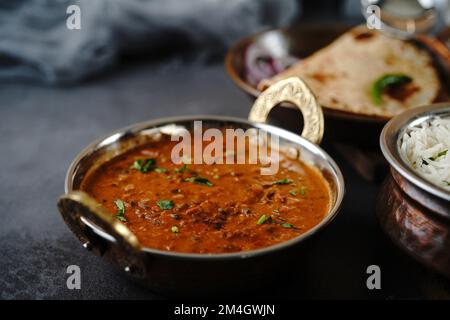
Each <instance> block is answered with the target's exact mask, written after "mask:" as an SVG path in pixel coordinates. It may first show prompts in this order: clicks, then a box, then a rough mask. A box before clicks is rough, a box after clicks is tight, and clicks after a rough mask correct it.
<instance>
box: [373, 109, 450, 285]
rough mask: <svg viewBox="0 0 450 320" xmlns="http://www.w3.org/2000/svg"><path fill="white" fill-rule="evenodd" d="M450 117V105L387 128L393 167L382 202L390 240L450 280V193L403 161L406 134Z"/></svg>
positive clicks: (385, 146)
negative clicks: (439, 119) (403, 144)
mask: <svg viewBox="0 0 450 320" xmlns="http://www.w3.org/2000/svg"><path fill="white" fill-rule="evenodd" d="M437 115H439V116H441V117H450V104H448V103H442V104H435V105H430V106H426V107H421V108H414V109H411V110H408V111H406V112H404V113H402V114H400V115H398V116H396V117H394V118H393V119H392V120H391V121H389V122H388V123H387V125H386V126H385V127H384V129H383V131H382V133H381V137H380V145H381V150H382V151H383V154H384V157H385V158H386V160H387V161H388V162H389V164H390V165H391V170H390V172H391V174H390V175H389V176H388V177H387V179H386V180H385V182H384V184H383V186H382V188H381V191H380V194H379V196H378V201H377V216H378V219H379V221H380V224H381V227H382V228H383V229H384V231H385V232H386V233H387V235H388V236H389V237H390V238H391V239H392V240H393V241H394V242H395V243H396V244H397V245H398V246H400V247H401V248H402V249H404V250H405V251H406V252H407V253H408V254H410V255H411V256H412V257H414V258H415V259H417V260H418V261H420V262H421V263H423V264H425V265H427V266H428V267H430V268H432V269H433V270H435V271H437V272H439V273H441V274H443V275H445V276H446V277H447V278H450V192H448V191H446V190H444V189H442V188H440V187H437V186H435V185H434V184H432V183H431V182H429V181H427V180H425V179H424V178H422V177H421V176H419V175H418V174H417V173H416V172H415V171H413V169H412V168H411V167H410V166H409V165H408V164H407V163H406V162H405V161H404V160H403V158H402V155H401V154H400V152H399V146H400V143H401V138H402V136H403V133H404V132H405V131H406V132H407V131H408V129H409V128H411V127H413V126H417V125H418V124H420V123H422V122H424V121H428V120H430V119H431V118H432V117H433V116H437Z"/></svg>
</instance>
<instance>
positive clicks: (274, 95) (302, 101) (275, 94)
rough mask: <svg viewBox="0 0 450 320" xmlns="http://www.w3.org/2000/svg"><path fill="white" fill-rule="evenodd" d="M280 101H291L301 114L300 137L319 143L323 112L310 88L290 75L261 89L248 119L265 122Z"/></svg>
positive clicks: (322, 130)
mask: <svg viewBox="0 0 450 320" xmlns="http://www.w3.org/2000/svg"><path fill="white" fill-rule="evenodd" d="M282 102H290V103H293V104H294V105H295V106H297V108H298V109H299V110H300V112H301V113H302V115H303V122H304V126H303V131H302V137H304V138H305V139H307V140H309V141H311V142H312V143H315V144H320V142H321V141H322V137H323V132H324V120H323V112H322V108H321V106H320V104H319V103H318V102H317V99H316V97H315V96H314V94H313V93H312V91H311V89H310V88H308V86H307V85H306V84H305V83H304V82H303V81H302V80H300V78H297V77H292V78H287V79H285V80H281V81H278V82H276V83H275V84H273V85H271V86H270V87H269V88H267V89H266V90H265V91H263V92H262V93H261V94H260V95H259V96H258V98H257V99H256V101H255V103H254V104H253V107H252V109H251V110H250V114H249V116H248V119H249V120H250V121H254V122H266V121H267V117H268V116H269V112H270V110H272V109H273V108H274V107H275V106H277V105H278V104H280V103H282Z"/></svg>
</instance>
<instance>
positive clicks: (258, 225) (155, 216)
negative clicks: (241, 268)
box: [81, 138, 331, 253]
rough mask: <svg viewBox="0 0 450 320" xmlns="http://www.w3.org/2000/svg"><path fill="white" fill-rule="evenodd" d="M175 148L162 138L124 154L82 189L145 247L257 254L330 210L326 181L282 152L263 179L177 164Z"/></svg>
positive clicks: (234, 168)
mask: <svg viewBox="0 0 450 320" xmlns="http://www.w3.org/2000/svg"><path fill="white" fill-rule="evenodd" d="M175 144H176V142H173V141H170V139H169V138H167V139H163V140H161V141H157V142H151V143H148V144H145V145H143V146H140V147H137V148H135V149H132V150H130V151H127V152H125V153H124V154H121V155H119V156H117V157H115V158H113V159H111V160H109V161H107V162H106V163H104V164H102V165H101V166H100V167H99V168H97V169H95V170H94V171H93V172H92V173H91V174H89V175H88V176H87V177H86V178H85V179H84V181H83V183H82V185H81V189H82V190H83V191H85V192H87V193H88V194H90V195H91V196H93V197H94V198H95V199H96V200H97V201H98V202H99V203H101V204H102V205H103V206H104V207H105V208H106V209H107V210H108V211H110V212H111V214H113V215H115V217H116V218H117V219H119V220H120V221H121V222H123V223H124V224H126V225H127V227H128V228H129V229H130V230H131V231H132V232H133V233H134V234H135V235H136V236H137V238H138V239H139V241H140V243H141V245H142V246H144V247H149V248H155V249H160V250H168V251H175V252H185V253H228V252H239V251H246V250H253V249H259V248H264V247H268V246H271V245H274V244H277V243H281V242H284V241H287V240H289V239H292V238H294V237H296V236H298V235H300V234H302V233H304V232H306V231H308V230H310V229H311V228H313V227H314V226H316V225H317V224H319V223H320V222H321V221H322V220H323V219H324V218H325V216H326V215H327V213H328V212H329V209H330V205H331V204H330V203H331V192H330V188H329V185H328V183H327V181H326V180H325V179H324V178H323V176H322V174H321V173H320V172H319V170H317V169H316V168H314V167H311V166H309V165H307V164H305V163H303V162H301V161H299V160H298V157H292V156H289V155H288V153H287V152H283V151H280V155H279V157H280V158H279V161H280V163H279V170H278V172H277V173H276V174H274V175H261V174H260V169H261V165H260V164H210V165H206V164H181V165H175V164H174V163H173V162H172V161H171V150H172V149H173V147H174V146H175ZM203 147H204V144H203ZM224 148H225V149H224V151H225V154H227V152H228V151H229V150H226V146H225V145H224ZM228 154H230V153H229V152H228Z"/></svg>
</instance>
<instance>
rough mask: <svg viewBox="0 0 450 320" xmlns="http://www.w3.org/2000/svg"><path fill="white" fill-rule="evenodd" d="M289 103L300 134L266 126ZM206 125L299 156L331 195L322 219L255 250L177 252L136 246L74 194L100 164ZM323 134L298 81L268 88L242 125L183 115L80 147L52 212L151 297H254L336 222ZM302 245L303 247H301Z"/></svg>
mask: <svg viewBox="0 0 450 320" xmlns="http://www.w3.org/2000/svg"><path fill="white" fill-rule="evenodd" d="M284 101H288V102H290V103H293V104H294V105H296V106H297V107H298V108H299V109H300V111H301V112H302V114H303V118H304V128H303V131H302V136H299V135H297V134H294V133H292V132H289V131H287V130H284V129H281V128H279V127H276V126H272V125H268V124H265V121H266V119H267V117H268V115H269V112H270V111H271V109H272V108H274V107H275V106H277V105H278V104H279V103H281V102H284ZM196 120H202V121H203V122H204V124H205V125H207V126H213V127H218V126H226V127H227V128H230V127H234V128H241V129H248V128H257V129H260V130H263V131H265V132H267V133H269V134H272V135H276V136H278V137H279V139H280V144H281V146H282V147H283V146H286V147H294V148H297V150H299V151H300V153H299V154H300V157H301V160H302V161H304V162H305V163H308V164H310V165H312V166H314V167H315V168H317V169H318V170H319V171H321V172H322V175H323V177H324V178H325V179H326V180H327V182H328V184H329V186H330V190H331V205H330V209H329V212H328V214H327V215H326V216H325V217H324V219H323V220H322V221H321V222H320V223H319V224H318V225H316V226H315V227H313V228H312V229H310V230H308V231H306V232H305V233H303V234H300V235H299V236H297V237H295V238H293V239H291V240H288V241H285V242H282V243H280V244H276V245H273V246H269V247H265V248H262V249H257V250H251V251H242V252H236V253H218V254H195V253H179V252H170V251H163V250H157V249H153V248H147V247H142V246H141V244H140V243H139V241H138V239H137V237H136V236H135V235H134V234H133V233H132V232H131V231H130V229H129V228H128V227H127V226H126V225H125V224H123V223H121V222H119V221H118V220H117V219H115V218H114V217H113V216H112V215H111V214H110V213H108V212H107V211H106V209H104V208H103V207H102V206H101V205H100V204H99V203H97V202H96V201H95V200H94V199H93V198H91V197H90V196H89V195H87V194H86V193H84V192H81V191H80V187H81V183H82V181H83V179H84V178H85V177H86V176H87V175H89V173H90V172H92V171H93V170H95V169H96V168H98V167H99V166H100V165H101V164H103V163H104V162H105V161H108V160H110V159H111V158H113V157H116V156H118V155H120V154H122V153H123V152H125V151H126V150H130V149H131V148H135V147H137V146H139V145H142V144H144V143H147V142H148V141H149V139H150V141H151V139H154V138H156V137H157V136H158V135H162V134H170V131H168V129H169V128H173V127H174V125H175V126H178V127H179V126H182V127H185V128H187V129H189V128H192V126H193V123H194V121H196ZM323 132H324V122H323V114H322V111H321V108H320V105H319V104H318V103H317V100H316V98H315V97H314V95H313V94H312V93H311V91H310V90H309V89H308V87H306V85H305V84H304V83H303V82H302V81H301V80H300V79H298V78H291V79H287V80H284V81H280V82H279V83H277V84H275V85H273V86H271V87H270V88H269V89H267V90H266V91H265V92H264V94H262V95H260V96H259V97H258V99H257V100H256V101H255V104H254V105H253V107H252V110H251V112H250V115H249V120H245V119H239V118H232V117H221V116H188V117H174V118H166V119H157V120H152V121H148V122H144V123H138V124H134V125H132V126H129V127H127V128H124V129H121V130H118V131H115V132H113V133H111V134H109V135H107V136H106V137H104V138H102V139H100V140H98V141H95V142H93V143H92V144H90V145H89V146H88V147H86V148H85V149H84V150H83V151H82V152H81V153H80V154H79V155H78V156H77V157H76V158H75V160H74V161H73V163H72V164H71V166H70V167H69V170H68V172H67V177H66V183H65V194H64V195H62V196H61V197H60V199H59V201H58V208H59V211H60V213H61V215H62V217H63V219H64V221H65V222H66V224H67V225H68V227H69V228H70V229H71V231H72V232H73V233H74V234H75V235H76V236H77V237H78V239H79V240H80V241H81V242H82V244H83V246H84V247H85V248H86V249H88V250H91V251H93V252H94V253H96V254H98V255H101V256H104V257H105V258H107V259H108V260H109V261H111V262H112V264H113V265H114V266H115V267H116V268H118V269H119V270H120V271H121V272H122V273H124V274H126V275H127V276H128V277H129V278H131V279H133V280H135V281H137V282H139V283H141V284H142V285H144V286H146V287H148V288H150V289H152V290H153V291H156V292H160V293H166V294H171V295H181V296H187V295H189V296H191V297H192V296H193V295H200V296H204V295H208V296H210V295H211V294H223V293H234V294H236V292H246V291H253V290H256V289H258V288H260V287H262V286H264V287H267V286H268V285H270V283H271V282H273V281H276V280H277V276H275V275H279V274H283V275H286V274H288V273H289V272H290V271H295V270H296V269H295V266H296V264H295V263H293V261H301V260H299V259H300V257H301V256H302V255H303V254H304V252H305V248H306V247H307V246H308V245H307V243H309V239H310V238H312V237H313V236H314V235H316V234H317V233H319V232H321V231H323V230H324V229H325V228H326V226H327V225H328V224H329V223H330V222H331V221H332V220H333V219H334V218H335V217H336V215H337V214H338V212H339V208H340V206H341V203H342V199H343V196H344V180H343V177H342V174H341V171H340V169H339V167H338V166H337V165H336V163H335V162H334V161H333V159H332V158H331V157H330V156H329V155H328V154H327V153H326V152H325V151H324V150H322V149H321V148H320V147H319V146H318V145H317V144H318V143H320V141H321V139H322V135H323ZM307 240H308V241H307Z"/></svg>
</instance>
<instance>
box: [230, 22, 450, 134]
mask: <svg viewBox="0 0 450 320" xmlns="http://www.w3.org/2000/svg"><path fill="white" fill-rule="evenodd" d="M352 27H354V26H351V25H341V24H329V25H326V24H325V25H323V24H321V25H314V24H313V25H299V26H293V27H288V28H282V29H272V30H267V31H263V32H261V33H258V34H255V35H251V36H249V37H246V38H243V39H241V40H240V41H238V42H237V43H236V44H234V45H233V46H232V47H231V48H230V49H229V50H228V52H227V55H226V57H225V68H226V70H227V73H228V74H229V76H230V78H231V79H232V80H233V82H234V83H235V84H236V85H237V86H238V87H239V88H240V89H242V90H243V91H244V92H246V93H247V94H248V95H249V96H251V97H252V98H255V97H257V96H258V95H259V94H260V93H261V92H260V91H259V90H258V89H257V88H256V86H255V85H254V84H251V83H250V82H249V80H248V79H247V76H246V66H245V53H246V50H247V48H248V47H249V46H252V45H255V44H256V45H258V46H259V47H261V48H262V50H263V51H264V52H266V54H267V55H268V56H271V57H277V59H285V60H289V59H290V58H291V57H293V58H296V59H301V58H305V57H307V56H309V55H311V54H312V53H314V52H316V51H317V50H319V49H321V48H323V47H325V46H327V45H328V44H330V43H331V42H332V41H333V40H335V39H336V38H337V37H339V36H340V35H341V34H343V33H345V32H346V31H348V30H349V29H351V28H352ZM414 41H415V43H416V44H417V45H418V46H421V47H424V48H425V49H426V50H428V51H430V53H431V54H432V56H433V58H434V62H435V66H436V67H437V69H438V72H439V73H440V78H441V82H442V88H441V93H440V96H439V101H436V102H443V101H447V100H448V94H449V92H450V81H449V70H450V69H449V63H450V52H449V50H448V49H447V47H446V46H445V45H444V44H443V42H444V39H440V38H439V40H438V38H432V37H426V36H419V37H417V38H416V39H415V40H414ZM283 106H285V107H290V106H289V105H288V104H285V105H283ZM322 107H323V109H324V113H325V115H326V116H327V117H329V118H335V119H336V118H337V119H343V120H349V121H350V122H363V123H364V124H367V123H373V124H375V126H376V130H378V133H379V131H380V130H381V127H382V125H383V124H384V123H386V122H387V121H389V119H390V117H383V116H375V115H364V114H358V113H354V112H350V111H340V110H336V109H331V108H327V106H322ZM377 136H378V134H377Z"/></svg>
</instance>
